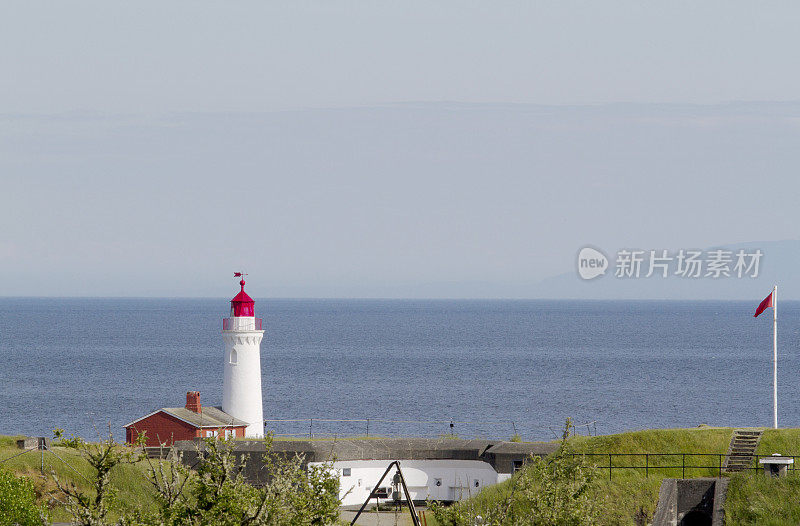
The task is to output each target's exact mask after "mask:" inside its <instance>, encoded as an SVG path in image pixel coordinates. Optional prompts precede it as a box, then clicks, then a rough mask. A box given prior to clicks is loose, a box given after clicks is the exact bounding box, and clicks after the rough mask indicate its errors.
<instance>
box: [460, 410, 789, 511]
mask: <svg viewBox="0 0 800 526" xmlns="http://www.w3.org/2000/svg"><path fill="white" fill-rule="evenodd" d="M732 432H733V429H731V428H719V427H707V426H703V427H699V428H691V429H654V430H644V431H634V432H628V433H620V434H616V435H605V436H598V437H573V438H571V439H570V441H569V443H570V446H571V447H572V448H573V450H574V451H575V452H576V453H585V454H587V456H586V462H587V464H590V465H594V466H596V467H598V471H597V472H596V477H595V479H594V480H593V481H592V483H591V486H590V490H589V491H590V494H591V495H592V496H593V497H594V499H596V500H603V501H604V502H605V505H604V506H603V507H602V514H601V517H600V520H599V524H607V525H635V524H637V516H639V517H638V520H639V521H640V522H639V523H640V524H641V523H644V522H641V521H642V518H644V520H645V522H647V521H650V520H652V517H653V514H654V512H655V508H656V504H657V502H658V492H659V488H660V486H661V481H662V480H663V479H664V478H683V477H684V476H685V477H686V478H692V477H716V476H718V473H719V469H718V466H719V462H720V461H719V456H718V455H720V454H725V453H726V452H727V450H728V444H729V442H730V439H731V436H732ZM776 452H778V453H782V454H785V455H798V456H800V429H781V430H772V429H767V430H765V431H764V434H763V435H762V438H761V442H760V443H759V447H758V449H757V451H756V453H757V454H759V455H770V454H772V453H776ZM609 453H611V454H612V465H614V466H631V468H627V469H625V468H623V469H616V468H615V469H613V470H612V472H611V478H610V479H609V476H608V474H609V472H608V468H607V466H608V465H609V464H608V463H609V460H608V456H606V455H608V454H609ZM635 453H636V455H634V454H635ZM638 453H650V454H661V455H650V456H649V457H645V456H643V455H638ZM683 453H695V454H701V453H702V454H707V455H708V456H699V455H698V456H694V455H687V456H686V457H685V464H686V466H687V467H686V469H685V475H684V470H683V469H682V468H681V467H680V466H681V464H682V462H683V458H684V457H683V455H682V454H683ZM798 461H800V459H798ZM645 466H647V468H648V469H647V470H645ZM676 466H677V467H676ZM693 466H694V467H693ZM633 467H635V469H634V468H633ZM603 468H605V469H603ZM730 480H731V482H730V487H729V493H728V498H727V502H726V507H725V509H726V524H728V525H729V526H740V525H755V524H758V525H761V524H764V525H774V526H778V525H790V524H791V525H795V524H800V472H798V474H797V475H794V474H792V475H790V476H788V477H785V478H780V479H778V478H767V477H765V476H764V475H763V474H762V473H760V472H758V471H755V472H749V473H744V474H737V475H733V476H731V477H730ZM509 487H510V483H509V482H504V483H502V484H498V485H496V486H492V487H491V488H487V489H486V490H484V491H483V492H481V493H480V494H479V495H477V496H476V497H473V499H472V501H471V502H472V503H473V504H475V505H476V506H477V507H478V508H483V507H486V508H488V507H492V506H496V505H497V504H498V503H499V502H501V501H502V500H503V498H504V497H505V495H506V494H507V491H508V488H509Z"/></svg>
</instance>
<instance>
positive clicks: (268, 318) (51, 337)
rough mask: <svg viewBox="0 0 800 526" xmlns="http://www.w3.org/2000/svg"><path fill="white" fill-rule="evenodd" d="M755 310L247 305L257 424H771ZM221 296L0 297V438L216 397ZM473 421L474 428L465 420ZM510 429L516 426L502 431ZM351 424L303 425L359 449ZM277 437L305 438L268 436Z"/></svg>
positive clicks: (784, 323)
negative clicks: (257, 383)
mask: <svg viewBox="0 0 800 526" xmlns="http://www.w3.org/2000/svg"><path fill="white" fill-rule="evenodd" d="M760 299H761V298H754V301H752V302H655V301H648V302H644V301H640V302H631V301H624V302H623V301H618V302H614V301H611V302H609V301H592V302H581V301H538V300H537V301H502V300H498V301H484V300H475V301H450V300H444V301H434V300H428V301H414V300H408V301H394V300H260V301H259V300H257V302H256V311H257V315H259V316H261V317H263V318H264V328H265V329H266V333H265V337H264V341H263V343H262V370H263V371H262V374H263V383H264V386H263V391H264V393H263V394H264V413H265V418H268V419H308V418H315V419H366V418H370V419H371V421H370V424H369V425H370V433H371V434H378V435H387V436H388V435H414V436H438V435H441V434H443V433H446V432H448V430H449V424H448V423H438V422H437V423H405V422H383V421H379V420H395V421H403V420H408V421H449V420H450V419H452V420H453V421H455V422H456V423H455V424H454V426H455V427H454V431H455V432H456V433H457V434H458V435H459V436H461V437H476V436H478V437H490V438H509V437H510V436H511V435H512V434H513V432H514V426H516V429H517V431H518V432H519V434H521V435H522V437H523V438H524V439H547V438H551V437H552V432H553V430H555V431H556V432H557V430H558V428H559V427H560V426H562V424H563V421H564V419H565V418H566V417H567V416H570V417H572V418H573V419H574V421H575V422H576V423H583V422H590V421H596V428H597V432H598V433H601V434H605V433H613V432H618V431H623V430H631V429H640V428H651V427H676V426H681V427H692V426H697V425H698V424H701V423H706V424H710V425H724V426H768V425H771V419H772V365H771V360H772V320H771V318H772V314H771V311H770V312H768V313H766V314H765V315H763V316H762V317H760V318H758V319H754V318H753V317H752V314H753V311H754V310H755V307H756V305H757V304H758V300H760ZM779 309H780V310H779V315H780V318H779V326H778V329H779V353H780V356H779V420H780V424H781V426H787V427H789V426H792V427H794V426H799V425H800V400H799V397H798V395H800V381H799V380H798V378H797V376H798V370H800V360H799V359H798V353H797V352H796V350H797V349H798V330H800V302H788V301H784V302H781V304H780V305H779ZM228 310H229V306H228V302H227V301H226V300H225V299H48V298H35V299H34V298H3V299H0V352H1V353H2V366H1V367H0V433H2V434H18V433H23V434H29V435H48V436H49V434H50V433H51V430H52V429H53V428H56V427H61V428H64V429H66V430H67V431H68V432H71V433H76V434H80V435H82V436H85V437H89V438H92V437H96V436H97V431H96V430H95V429H99V431H100V432H103V431H105V430H106V429H107V426H108V425H109V423H110V425H111V429H112V431H113V432H114V434H115V436H116V437H118V438H119V437H124V435H123V430H122V425H123V424H125V423H127V422H129V421H131V420H134V419H135V418H138V417H140V416H143V415H145V414H147V413H149V412H151V411H153V410H155V409H158V408H160V407H168V406H172V407H174V406H182V405H183V403H184V401H185V393H186V391H188V390H199V391H201V393H202V399H203V402H204V403H205V404H211V405H218V404H220V403H221V397H222V354H223V351H222V339H221V335H220V330H221V321H220V320H221V319H222V317H223V316H226V315H227V313H228ZM464 422H470V423H464ZM511 422H514V424H513V425H512V424H511ZM365 426H366V424H365V423H363V422H338V423H337V422H321V421H319V420H317V421H315V422H314V423H313V424H311V430H312V431H313V432H314V433H315V434H317V433H335V434H358V433H361V434H363V433H364V432H365ZM268 427H269V428H271V429H274V430H275V431H276V432H278V433H279V434H289V433H308V432H309V427H310V423H309V422H307V421H304V422H279V423H274V424H270V425H269V426H268Z"/></svg>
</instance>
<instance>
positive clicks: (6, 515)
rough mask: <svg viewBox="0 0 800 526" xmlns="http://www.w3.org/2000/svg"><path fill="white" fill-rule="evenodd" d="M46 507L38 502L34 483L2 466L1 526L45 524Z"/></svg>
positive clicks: (0, 469)
mask: <svg viewBox="0 0 800 526" xmlns="http://www.w3.org/2000/svg"><path fill="white" fill-rule="evenodd" d="M47 523H48V521H47V513H46V512H45V509H44V507H42V506H39V505H38V504H36V492H35V490H34V488H33V483H32V482H31V481H30V480H28V479H26V478H23V477H17V476H16V475H14V474H13V473H11V472H10V471H7V470H5V469H2V468H0V526H43V525H44V524H47Z"/></svg>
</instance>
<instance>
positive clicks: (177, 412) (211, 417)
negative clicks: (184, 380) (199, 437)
mask: <svg viewBox="0 0 800 526" xmlns="http://www.w3.org/2000/svg"><path fill="white" fill-rule="evenodd" d="M161 412H164V413H166V414H168V415H170V416H173V417H175V418H177V419H178V420H181V421H183V422H186V423H187V424H189V425H191V426H193V427H197V428H204V427H241V426H246V425H247V422H245V421H243V420H239V419H238V418H234V417H232V416H231V415H229V414H228V413H226V412H224V411H223V410H222V408H220V407H211V406H205V407H203V408H202V412H201V413H195V412H194V411H190V410H189V409H186V408H185V407H162V408H161V409H159V410H158V411H153V412H152V413H150V414H149V415H145V416H143V417H141V418H138V419H136V420H134V421H133V422H131V423H130V424H125V425H124V426H123V427H130V426H132V425H133V424H135V423H137V422H141V421H142V420H144V419H145V418H148V417H151V416H153V415H155V414H156V413H161Z"/></svg>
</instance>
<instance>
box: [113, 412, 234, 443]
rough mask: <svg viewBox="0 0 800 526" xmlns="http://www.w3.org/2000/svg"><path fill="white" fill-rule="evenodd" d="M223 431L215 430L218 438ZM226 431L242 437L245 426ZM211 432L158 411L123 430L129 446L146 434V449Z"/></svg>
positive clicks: (221, 435) (223, 433)
mask: <svg viewBox="0 0 800 526" xmlns="http://www.w3.org/2000/svg"><path fill="white" fill-rule="evenodd" d="M224 429H226V428H225V427H221V428H218V429H216V431H217V433H218V435H219V436H220V437H224V436H225V432H224ZM227 429H233V430H234V432H235V436H236V438H243V437H244V430H245V426H240V427H233V428H227ZM211 430H214V428H207V427H204V428H203V429H202V430H201V429H200V428H197V427H194V426H192V425H191V424H187V423H186V422H184V421H183V420H179V419H177V418H175V417H174V416H171V415H169V414H167V413H165V412H163V411H159V412H158V413H156V414H154V415H150V416H148V417H147V418H144V419H142V420H139V421H138V422H136V423H134V424H133V425H132V426H130V427H127V428H125V441H126V442H127V443H129V444H133V443H134V442H136V440H137V439H138V438H139V434H140V433H145V432H146V433H145V436H146V437H147V439H146V442H145V446H146V447H156V446H159V445H160V444H162V443H164V444H166V445H168V446H171V445H172V443H173V442H175V441H176V440H192V439H193V438H197V437H205V436H206V431H211Z"/></svg>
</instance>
